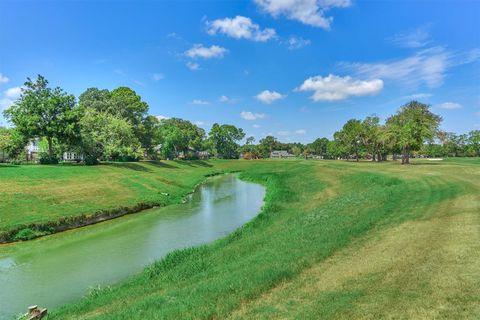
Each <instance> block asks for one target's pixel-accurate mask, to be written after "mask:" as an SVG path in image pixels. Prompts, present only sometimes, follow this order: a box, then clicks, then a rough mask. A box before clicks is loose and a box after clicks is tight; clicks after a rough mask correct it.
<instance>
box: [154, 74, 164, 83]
mask: <svg viewBox="0 0 480 320" xmlns="http://www.w3.org/2000/svg"><path fill="white" fill-rule="evenodd" d="M152 79H153V80H155V81H160V80H163V79H165V75H164V74H163V73H154V74H152Z"/></svg>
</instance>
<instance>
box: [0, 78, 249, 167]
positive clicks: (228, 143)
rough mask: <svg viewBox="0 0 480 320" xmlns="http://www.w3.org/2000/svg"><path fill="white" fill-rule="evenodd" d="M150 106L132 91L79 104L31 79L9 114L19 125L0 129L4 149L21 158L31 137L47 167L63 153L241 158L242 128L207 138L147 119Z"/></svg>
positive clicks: (216, 128)
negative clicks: (200, 153) (199, 153)
mask: <svg viewBox="0 0 480 320" xmlns="http://www.w3.org/2000/svg"><path fill="white" fill-rule="evenodd" d="M148 108H149V107H148V104H147V103H146V102H144V101H142V99H141V97H140V96H138V95H137V94H136V93H135V91H133V90H132V89H130V88H127V87H120V88H117V89H115V90H112V91H109V90H100V89H97V88H89V89H87V90H86V91H85V92H84V93H82V94H81V95H80V97H79V99H78V102H77V101H76V99H75V97H74V96H73V95H71V94H68V93H66V92H65V91H63V90H62V89H61V88H50V87H49V86H48V81H47V80H46V79H45V78H44V77H42V76H40V75H39V76H38V77H37V79H35V80H31V79H27V82H25V84H24V87H23V89H22V94H21V96H20V98H19V99H18V100H17V101H16V102H15V103H14V104H13V105H12V106H11V107H10V108H8V109H7V110H6V111H5V112H4V116H5V117H6V119H8V120H9V121H10V122H11V123H12V124H13V125H14V127H13V128H12V129H6V128H1V129H0V150H4V151H5V152H7V153H8V154H9V156H10V157H11V158H16V157H17V158H18V157H21V155H22V152H24V150H25V145H26V144H27V143H28V142H29V141H31V140H32V139H40V140H41V141H42V144H45V147H44V148H41V149H42V153H41V155H40V160H41V162H43V163H56V162H58V158H59V156H60V155H61V154H62V153H63V152H64V151H69V152H76V153H78V154H82V155H83V156H84V159H85V162H86V163H88V164H95V163H98V161H102V160H113V161H134V160H138V159H140V158H142V157H148V158H152V159H156V158H159V157H162V158H179V157H183V158H188V157H194V156H195V154H196V153H195V152H196V151H199V150H208V151H209V152H210V153H212V154H215V155H216V156H217V157H220V158H238V152H239V147H240V146H239V144H238V142H239V141H240V140H242V139H243V138H244V136H245V134H244V133H243V130H242V129H240V128H236V127H235V126H232V125H219V124H214V125H213V127H212V130H211V131H210V133H209V135H208V137H207V136H206V134H205V131H204V130H203V129H202V128H199V127H198V126H196V125H195V124H193V123H191V122H190V121H187V120H183V119H178V118H171V119H163V120H159V119H157V118H156V117H154V116H152V115H148Z"/></svg>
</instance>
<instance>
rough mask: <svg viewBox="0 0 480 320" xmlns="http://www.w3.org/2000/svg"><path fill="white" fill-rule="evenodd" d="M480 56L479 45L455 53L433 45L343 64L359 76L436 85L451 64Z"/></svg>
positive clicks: (459, 63)
mask: <svg viewBox="0 0 480 320" xmlns="http://www.w3.org/2000/svg"><path fill="white" fill-rule="evenodd" d="M479 58H480V50H479V49H478V48H476V49H473V50H470V51H467V52H463V53H454V52H451V51H447V50H445V49H444V48H443V47H433V48H428V49H424V50H420V51H418V52H417V53H415V54H414V55H413V56H410V57H407V58H403V59H399V60H393V61H387V62H378V63H342V64H341V65H342V66H343V67H345V68H346V69H349V70H353V71H354V72H356V74H357V75H359V76H365V77H368V78H381V79H384V80H386V79H389V80H397V81H401V82H403V83H405V84H407V85H411V86H418V85H421V84H425V85H427V86H428V87H430V88H435V87H439V86H441V85H442V84H443V81H444V78H445V74H446V71H447V70H448V69H449V68H452V67H455V66H459V65H463V64H467V63H472V62H474V61H477V60H478V59H479Z"/></svg>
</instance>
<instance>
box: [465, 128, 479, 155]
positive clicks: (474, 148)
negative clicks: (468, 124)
mask: <svg viewBox="0 0 480 320" xmlns="http://www.w3.org/2000/svg"><path fill="white" fill-rule="evenodd" d="M467 141H468V147H467V148H468V150H469V153H470V154H472V155H474V156H477V157H480V130H472V131H470V132H469V133H468V140H467Z"/></svg>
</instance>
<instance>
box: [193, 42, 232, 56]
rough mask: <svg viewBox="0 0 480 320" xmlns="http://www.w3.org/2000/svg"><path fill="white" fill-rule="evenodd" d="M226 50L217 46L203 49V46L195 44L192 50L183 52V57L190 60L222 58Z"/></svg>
mask: <svg viewBox="0 0 480 320" xmlns="http://www.w3.org/2000/svg"><path fill="white" fill-rule="evenodd" d="M227 52H228V50H227V49H225V48H222V47H220V46H217V45H212V46H210V47H204V46H203V44H200V43H197V44H194V45H193V47H192V48H190V49H188V50H187V51H185V55H186V56H187V57H190V58H193V59H195V58H204V59H211V58H223V56H224V55H225V53H227Z"/></svg>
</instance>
